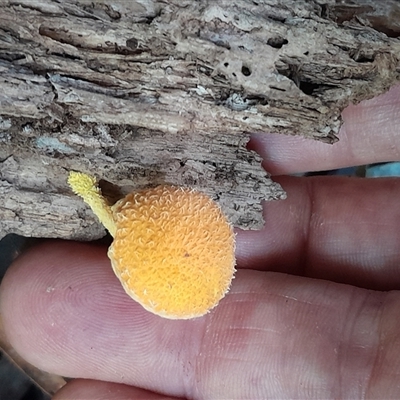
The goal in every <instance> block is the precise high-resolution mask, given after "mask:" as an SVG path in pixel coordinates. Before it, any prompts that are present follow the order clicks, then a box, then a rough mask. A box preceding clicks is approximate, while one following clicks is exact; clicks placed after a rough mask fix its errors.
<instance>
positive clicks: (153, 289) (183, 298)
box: [108, 186, 235, 319]
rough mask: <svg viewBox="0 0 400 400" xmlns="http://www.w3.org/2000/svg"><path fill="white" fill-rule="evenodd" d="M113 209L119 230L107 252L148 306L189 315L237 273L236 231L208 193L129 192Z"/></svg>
mask: <svg viewBox="0 0 400 400" xmlns="http://www.w3.org/2000/svg"><path fill="white" fill-rule="evenodd" d="M112 210H113V213H114V220H115V223H116V227H117V229H116V234H115V237H114V241H113V243H112V245H111V247H110V249H109V251H108V256H109V258H110V260H111V263H112V267H113V269H114V272H115V274H116V275H117V277H118V278H119V279H120V281H121V283H122V285H123V287H124V289H125V291H126V292H127V293H128V295H129V296H131V297H132V298H133V299H134V300H136V301H137V302H139V303H140V304H141V305H142V306H143V307H144V308H145V309H147V310H148V311H151V312H153V313H154V314H157V315H160V316H162V317H165V318H170V319H189V318H194V317H200V316H202V315H204V314H206V313H207V312H208V311H209V310H210V309H212V308H213V307H215V306H216V305H217V304H218V302H219V300H221V299H222V298H223V297H224V295H225V293H226V292H227V291H228V290H229V287H230V284H231V281H232V278H233V275H234V272H235V235H234V233H233V228H232V226H231V225H230V224H229V222H228V220H227V219H226V217H225V216H224V215H223V213H222V211H221V209H220V207H219V206H218V204H217V203H215V202H214V201H213V200H212V199H211V198H210V197H208V196H207V195H205V194H203V193H200V192H197V191H194V190H191V189H185V188H179V187H174V186H158V187H156V188H153V189H146V190H141V191H138V192H135V193H131V194H128V195H127V196H126V197H125V198H124V199H122V200H120V201H119V202H117V203H116V204H115V205H114V206H113V207H112Z"/></svg>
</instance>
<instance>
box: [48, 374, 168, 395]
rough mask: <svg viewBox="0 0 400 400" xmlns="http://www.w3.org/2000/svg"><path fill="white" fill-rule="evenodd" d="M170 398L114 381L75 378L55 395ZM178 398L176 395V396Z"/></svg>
mask: <svg viewBox="0 0 400 400" xmlns="http://www.w3.org/2000/svg"><path fill="white" fill-rule="evenodd" d="M75 399H82V400H127V399H129V400H169V399H172V397H166V396H163V395H161V394H157V393H153V392H149V391H147V390H143V389H139V388H135V387H133V386H128V385H123V384H120V383H113V382H102V381H95V380H91V379H74V380H72V381H71V382H68V383H67V384H66V385H65V386H64V387H63V388H62V389H61V390H59V391H58V392H57V393H56V395H55V396H54V397H53V400H75ZM175 399H176V397H175Z"/></svg>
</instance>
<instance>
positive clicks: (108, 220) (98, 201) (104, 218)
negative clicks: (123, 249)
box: [68, 171, 117, 237]
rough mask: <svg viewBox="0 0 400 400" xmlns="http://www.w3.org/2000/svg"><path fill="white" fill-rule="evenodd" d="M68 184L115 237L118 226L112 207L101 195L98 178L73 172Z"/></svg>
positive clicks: (70, 174)
mask: <svg viewBox="0 0 400 400" xmlns="http://www.w3.org/2000/svg"><path fill="white" fill-rule="evenodd" d="M68 184H69V186H70V187H71V189H72V191H73V192H74V193H75V194H77V195H78V196H80V197H82V199H83V200H84V201H85V203H87V204H88V205H89V206H90V208H91V209H92V211H93V212H94V214H95V215H96V216H97V218H98V219H99V220H100V222H101V223H102V224H103V225H104V227H105V228H106V229H107V230H108V231H109V232H110V235H111V236H112V237H115V234H116V232H117V226H116V224H115V221H114V216H113V212H112V209H111V206H110V205H109V204H108V202H107V200H106V199H105V198H104V197H103V195H102V194H101V190H100V188H99V187H98V186H97V180H96V178H94V177H92V176H90V175H87V174H84V173H82V172H75V171H71V172H70V173H69V176H68Z"/></svg>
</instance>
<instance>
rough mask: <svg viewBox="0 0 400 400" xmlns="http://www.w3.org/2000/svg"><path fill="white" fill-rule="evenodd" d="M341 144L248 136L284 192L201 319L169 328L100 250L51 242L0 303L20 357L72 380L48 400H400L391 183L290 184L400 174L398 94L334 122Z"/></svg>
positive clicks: (396, 187) (397, 225) (398, 258)
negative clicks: (348, 169) (348, 171)
mask: <svg viewBox="0 0 400 400" xmlns="http://www.w3.org/2000/svg"><path fill="white" fill-rule="evenodd" d="M343 118H344V121H345V124H344V126H343V128H342V130H341V133H340V139H341V140H340V142H339V143H337V144H335V145H333V146H329V145H326V144H323V143H318V142H313V141H310V140H306V139H302V138H298V137H284V136H278V135H272V134H265V135H253V137H252V141H251V143H250V144H249V147H250V148H252V149H255V150H256V151H258V152H259V153H260V154H261V155H262V156H263V157H264V160H265V161H264V165H265V168H266V169H267V170H268V171H270V172H271V173H272V174H273V175H275V177H274V179H276V180H277V181H279V182H280V183H281V184H282V186H283V187H284V189H285V190H286V191H287V194H288V198H287V199H286V200H284V201H278V202H269V203H267V204H265V206H264V217H265V220H266V224H265V227H264V229H262V230H261V231H251V232H244V231H238V234H237V262H238V265H237V268H238V272H237V276H236V278H235V279H234V282H233V285H232V288H231V291H230V293H229V294H228V295H227V296H226V297H225V298H224V299H223V300H222V301H221V302H220V304H219V305H218V306H217V307H216V308H215V309H214V310H212V312H211V313H209V314H207V315H206V316H205V317H202V318H197V319H194V320H188V321H171V320H166V319H162V318H160V317H158V316H156V315H153V314H150V313H149V312H147V311H145V310H144V309H143V308H142V307H141V306H140V305H138V304H137V303H135V302H133V301H132V300H131V299H130V298H129V297H128V296H127V295H126V294H125V292H124V290H123V288H122V287H121V285H120V284H119V282H118V280H117V279H116V277H115V276H114V274H113V272H112V270H111V266H110V262H109V260H108V258H107V254H106V252H107V249H106V247H103V246H101V245H98V244H83V243H75V242H66V241H46V242H44V243H41V244H40V245H38V246H36V247H33V248H31V249H30V250H28V251H27V252H26V253H24V254H23V255H22V256H20V257H19V258H18V259H17V260H16V261H15V262H14V264H13V265H12V266H11V268H10V269H9V271H8V272H7V274H6V276H5V278H4V280H3V282H2V285H1V292H0V307H1V313H2V317H3V323H4V327H5V330H6V333H7V335H8V337H9V339H10V341H11V343H12V345H13V346H14V347H15V349H16V350H17V351H18V352H19V353H20V354H21V355H22V356H23V357H24V358H26V359H27V360H28V361H29V362H31V363H32V364H34V365H36V366H38V367H39V368H42V369H44V370H46V371H49V372H52V373H55V374H60V375H63V376H69V377H73V378H78V379H75V380H72V381H71V382H69V383H68V384H67V385H66V386H65V387H64V388H63V389H61V390H60V392H59V393H58V394H56V396H55V399H57V400H60V399H85V400H90V399H107V400H108V399H110V400H117V399H128V398H129V399H139V398H141V399H142V398H146V399H167V398H187V399H235V398H236V399H305V398H307V399H312V398H316V399H322V398H324V399H339V398H340V399H358V398H371V399H377V398H385V399H390V398H400V318H399V310H400V292H399V289H400V179H384V178H382V179H361V178H347V177H332V176H318V177H293V176H288V174H292V173H296V172H303V171H312V170H319V169H322V170H325V169H334V168H339V167H344V166H351V165H360V164H367V163H374V162H381V161H391V160H400V86H399V87H396V88H393V89H392V90H390V91H389V92H388V93H386V94H385V95H382V96H380V97H377V98H375V99H372V100H370V101H367V102H364V103H362V104H360V105H357V106H351V107H349V108H347V109H346V110H345V112H344V113H343Z"/></svg>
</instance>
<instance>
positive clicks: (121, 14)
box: [0, 0, 400, 240]
mask: <svg viewBox="0 0 400 400" xmlns="http://www.w3.org/2000/svg"><path fill="white" fill-rule="evenodd" d="M375 3H376V2H372V1H369V0H357V1H352V2H351V4H348V5H344V4H341V2H336V1H334V0H325V1H317V0H316V1H294V0H293V1H291V0H288V1H286V2H281V1H277V0H259V1H250V0H239V1H235V2H232V1H228V0H221V1H219V2H215V1H206V0H202V1H187V0H186V1H185V0H181V1H174V0H164V1H150V0H140V1H139V0H137V1H129V2H128V1H122V0H119V1H118V0H114V1H112V0H110V1H101V2H100V1H99V2H92V1H87V0H67V1H63V2H59V1H55V0H53V1H51V0H40V1H39V0H20V1H18V0H8V1H5V0H0V237H1V236H4V235H5V234H7V233H18V234H22V235H25V236H36V237H38V236H40V237H61V238H75V239H86V240H89V239H94V238H98V237H101V236H102V235H103V234H104V230H103V228H102V227H101V226H100V225H99V224H98V222H97V220H96V219H95V217H94V216H93V215H92V213H91V212H90V210H89V209H88V208H87V207H86V206H85V205H84V204H83V203H82V202H81V201H80V199H78V198H77V197H75V196H73V195H72V193H71V191H70V190H69V189H68V187H67V185H66V177H67V173H68V171H69V170H78V171H83V172H87V173H90V174H94V175H96V176H97V177H98V178H100V179H103V180H104V181H103V182H102V185H103V189H104V190H105V192H108V194H109V197H110V198H114V199H115V198H118V197H119V196H121V193H126V192H128V191H130V190H133V189H136V188H142V187H146V186H149V185H156V184H158V183H171V184H177V185H184V186H190V187H194V188H197V189H199V190H202V191H204V192H206V193H208V194H210V195H211V196H212V197H213V198H215V199H216V200H218V201H219V202H220V204H221V206H222V208H223V209H224V211H225V212H226V213H227V214H228V216H229V218H230V220H231V221H232V223H233V224H234V225H235V226H239V227H242V228H246V229H249V228H250V229H254V228H260V227H261V226H262V224H263V220H262V214H261V210H262V207H261V204H260V202H261V200H263V199H265V200H272V199H282V198H284V197H285V194H284V192H283V190H282V188H281V187H280V186H279V185H278V184H276V183H274V182H272V181H271V180H270V178H269V176H268V174H267V173H266V172H265V171H263V169H262V167H261V160H260V158H259V157H258V155H256V154H255V153H254V152H250V151H247V150H246V143H247V141H248V138H249V133H250V132H266V131H268V132H276V133H283V134H299V135H303V136H306V137H309V138H314V139H317V140H322V141H325V142H328V143H333V142H334V141H335V140H337V133H338V130H339V128H340V125H341V117H340V114H341V111H342V110H343V108H345V107H346V106H347V105H348V104H349V103H357V102H359V101H361V100H364V99H367V98H370V97H373V96H375V95H378V94H380V93H382V92H384V91H385V90H387V89H388V88H389V87H390V86H391V85H393V84H395V83H396V82H398V81H399V78H400V64H399V59H400V42H399V39H398V37H399V36H400V26H399V20H400V18H399V15H400V6H399V4H398V2H397V1H386V2H384V4H379V3H381V2H378V4H375Z"/></svg>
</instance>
